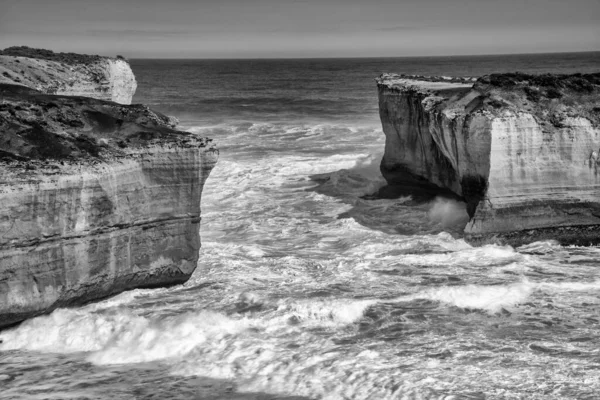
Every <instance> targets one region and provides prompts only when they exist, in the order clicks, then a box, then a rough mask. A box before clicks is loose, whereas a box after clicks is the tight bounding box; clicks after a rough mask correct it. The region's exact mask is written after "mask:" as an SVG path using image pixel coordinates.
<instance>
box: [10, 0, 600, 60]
mask: <svg viewBox="0 0 600 400" xmlns="http://www.w3.org/2000/svg"><path fill="white" fill-rule="evenodd" d="M13 45H27V46H31V47H43V48H49V49H52V50H55V51H76V52H84V53H98V54H103V55H115V54H122V55H124V56H126V57H132V58H135V57H171V58H180V57H183V58H246V57H253V58H254V57H256V58H262V57H371V56H387V57H396V56H397V57H402V56H421V55H462V54H499V53H500V54H501V53H530V52H535V53H539V52H568V51H596V50H600V0H162V1H158V0H0V48H5V47H8V46H13Z"/></svg>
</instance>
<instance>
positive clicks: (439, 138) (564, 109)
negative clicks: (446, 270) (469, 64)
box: [377, 73, 600, 245]
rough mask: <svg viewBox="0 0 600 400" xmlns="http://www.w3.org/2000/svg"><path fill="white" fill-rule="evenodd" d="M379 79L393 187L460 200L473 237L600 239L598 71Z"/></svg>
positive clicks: (386, 168) (384, 167)
mask: <svg viewBox="0 0 600 400" xmlns="http://www.w3.org/2000/svg"><path fill="white" fill-rule="evenodd" d="M377 84H378V88H379V105H380V116H381V121H382V125H383V130H384V133H385V135H386V147H385V154H384V157H383V160H382V162H381V171H382V173H383V175H384V177H385V178H386V180H387V181H388V183H389V185H391V186H392V187H393V186H396V187H410V188H412V189H417V190H421V191H422V190H425V191H429V192H431V193H446V194H448V193H451V194H453V195H455V196H458V197H460V198H462V199H464V201H465V202H466V203H467V211H468V213H469V216H470V218H471V219H470V222H469V224H468V225H467V227H466V228H465V237H466V238H467V239H468V240H470V241H472V242H475V243H481V242H488V241H494V242H504V243H510V244H515V245H516V244H521V243H526V242H531V241H535V240H540V239H557V240H559V241H560V242H562V243H574V244H584V245H585V244H591V243H599V242H600V157H599V156H598V153H599V151H600V150H599V149H600V128H599V126H600V122H599V121H600V73H599V74H589V75H581V74H576V75H539V76H532V75H525V74H519V73H515V74H494V75H490V76H485V77H482V78H480V79H478V80H477V81H475V82H473V80H471V79H449V78H437V79H436V78H431V77H427V78H425V77H415V76H401V75H390V74H384V75H382V76H381V77H379V78H378V79H377Z"/></svg>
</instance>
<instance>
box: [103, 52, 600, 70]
mask: <svg viewBox="0 0 600 400" xmlns="http://www.w3.org/2000/svg"><path fill="white" fill-rule="evenodd" d="M583 53H600V49H599V50H578V51H550V52H546V51H545V52H533V53H486V54H442V55H421V56H339V57H320V56H309V57H294V56H291V57H286V56H284V57H160V56H157V57H125V58H127V59H129V60H336V59H345V60H352V59H368V58H371V59H373V58H380V59H390V58H441V57H492V56H527V55H551V54H583ZM108 57H110V56H108ZM599 68H600V67H599Z"/></svg>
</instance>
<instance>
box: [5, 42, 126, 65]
mask: <svg viewBox="0 0 600 400" xmlns="http://www.w3.org/2000/svg"><path fill="white" fill-rule="evenodd" d="M0 56H13V57H29V58H37V59H39V60H49V61H56V62H60V63H63V64H69V65H75V64H87V63H93V62H97V61H99V60H101V59H103V58H105V57H102V56H99V55H95V54H93V55H88V54H77V53H55V52H53V51H52V50H46V49H35V48H32V47H27V46H12V47H7V48H6V49H4V50H0ZM117 58H119V59H122V60H125V58H123V57H121V56H117Z"/></svg>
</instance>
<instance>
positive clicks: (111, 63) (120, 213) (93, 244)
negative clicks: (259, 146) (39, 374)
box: [0, 48, 218, 328]
mask: <svg viewBox="0 0 600 400" xmlns="http://www.w3.org/2000/svg"><path fill="white" fill-rule="evenodd" d="M20 49H22V48H20ZM49 53H51V52H48V51H44V50H35V49H29V50H28V52H27V54H28V55H36V54H42V56H41V57H42V58H32V57H24V56H22V55H17V56H16V57H15V56H12V55H3V56H0V76H4V78H5V79H4V80H3V81H2V83H0V328H2V327H6V326H9V325H12V324H14V323H17V322H19V321H22V320H24V319H26V318H29V317H32V316H35V315H39V314H43V313H47V312H49V311H51V310H53V309H55V308H57V307H64V306H74V305H79V304H83V303H86V302H89V301H92V300H95V299H100V298H103V297H107V296H111V295H114V294H117V293H120V292H122V291H124V290H128V289H133V288H149V287H158V286H169V285H173V284H178V283H182V282H185V281H186V280H187V279H189V277H190V276H191V274H192V272H193V271H194V269H195V268H196V266H197V262H198V256H199V249H200V236H199V224H200V200H201V194H202V188H203V185H204V182H205V181H206V179H207V177H208V175H209V173H210V171H211V169H212V168H213V166H214V165H215V163H216V161H217V158H218V150H217V149H216V148H214V146H212V145H211V140H210V139H207V138H204V137H200V136H197V135H194V134H191V133H188V132H182V131H178V130H176V129H175V123H176V122H175V119H173V118H170V117H167V116H164V115H162V114H160V113H158V112H155V111H152V110H150V109H149V108H148V107H146V106H143V105H139V104H138V105H126V104H119V103H129V102H130V101H131V97H132V96H133V93H134V91H135V78H134V77H133V73H132V72H131V69H130V68H129V65H128V63H127V62H126V61H125V60H123V59H109V58H104V57H99V56H81V55H73V54H67V55H64V54H55V53H52V54H49ZM4 54H6V51H5V52H4ZM53 54H54V55H53ZM55 60H59V61H55ZM60 60H62V61H60ZM65 60H69V61H68V62H67V61H65ZM19 66H20V68H21V69H19ZM7 71H8V72H7ZM69 71H70V72H69ZM7 75H8V77H7ZM48 93H61V94H48Z"/></svg>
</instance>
